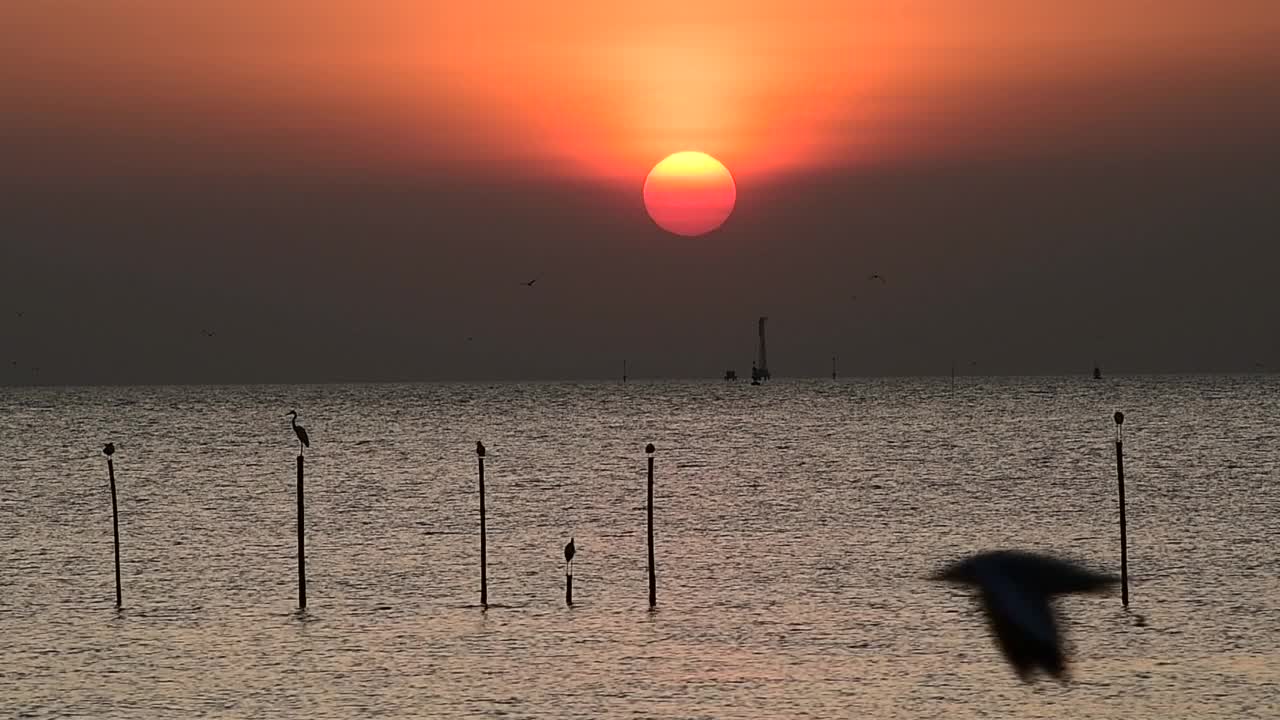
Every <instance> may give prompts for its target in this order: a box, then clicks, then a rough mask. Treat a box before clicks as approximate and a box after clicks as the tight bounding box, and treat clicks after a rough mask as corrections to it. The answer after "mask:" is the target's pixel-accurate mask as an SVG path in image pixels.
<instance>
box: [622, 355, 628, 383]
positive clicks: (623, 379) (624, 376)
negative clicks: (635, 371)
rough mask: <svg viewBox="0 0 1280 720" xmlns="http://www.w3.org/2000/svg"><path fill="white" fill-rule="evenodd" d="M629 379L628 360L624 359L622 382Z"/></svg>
mask: <svg viewBox="0 0 1280 720" xmlns="http://www.w3.org/2000/svg"><path fill="white" fill-rule="evenodd" d="M626 381H627V361H626V360H623V361H622V382H626Z"/></svg>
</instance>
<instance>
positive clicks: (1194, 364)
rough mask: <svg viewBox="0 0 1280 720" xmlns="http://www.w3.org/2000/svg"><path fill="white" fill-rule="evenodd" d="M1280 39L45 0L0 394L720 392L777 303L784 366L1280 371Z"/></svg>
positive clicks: (878, 4) (36, 33)
mask: <svg viewBox="0 0 1280 720" xmlns="http://www.w3.org/2000/svg"><path fill="white" fill-rule="evenodd" d="M623 6H625V7H623ZM1277 37H1280V4H1277V3H1276V2H1275V0H1226V1H1217V2H1210V1H1208V0H1198V1H1194V2H1193V1H1191V0H1158V1H1157V0H1152V1H1147V0H1129V1H1127V2H1114V0H1108V1H1104V0H1075V1H1074V2H1061V3H1051V2H1036V3H1032V2H1026V1H1025V0H932V1H926V0H915V1H912V0H893V1H890V0H884V1H879V0H877V1H871V0H865V1H862V2H857V1H850V0H844V1H843V2H804V1H802V0H788V1H787V2H773V1H771V0H770V1H767V2H765V1H762V2H757V3H741V2H728V1H719V0H717V1H714V2H697V1H696V0H678V1H677V0H656V1H654V2H648V3H602V2H554V3H548V2H533V1H531V0H530V1H528V2H472V3H456V2H449V3H431V2H420V1H414V2H410V1H409V0H403V1H401V0H383V1H382V2H378V3H364V2H360V3H357V2H354V1H347V0H342V1H339V0H216V1H215V0H184V2H180V3H179V2H172V0H14V1H12V2H6V3H3V4H0V283H2V284H0V302H2V303H3V306H2V308H0V309H2V310H3V312H0V349H2V350H3V356H2V357H0V382H4V383H15V382H30V381H32V380H33V379H38V380H39V381H40V382H66V383H81V382H205V381H225V382H234V381H285V382H288V381H300V382H301V381H318V380H346V379H357V380H394V379H424V380H426V379H485V378H494V379H498V378H596V377H611V376H614V375H616V374H618V372H619V370H620V365H621V361H622V359H623V358H627V359H628V360H629V361H630V366H631V372H632V374H633V375H634V376H718V375H719V374H720V373H721V372H723V370H724V369H726V368H736V369H737V370H738V371H739V373H745V372H746V371H747V370H748V369H749V367H750V362H751V359H752V355H753V348H754V328H755V318H756V317H757V316H758V315H768V316H770V318H771V320H770V331H771V337H770V365H771V369H772V370H773V372H774V374H775V375H817V374H824V373H826V372H829V369H830V359H831V356H832V354H838V355H839V356H840V365H841V368H842V371H843V372H846V373H849V374H884V373H889V374H914V373H928V374H944V373H946V372H947V371H948V367H949V364H950V362H951V360H952V358H954V359H955V360H956V362H957V365H958V366H960V367H961V368H962V369H964V368H968V367H970V366H971V365H970V364H971V363H975V362H976V365H973V366H972V367H974V368H976V369H977V371H979V372H989V373H1023V372H1026V373H1047V372H1059V371H1062V372H1086V371H1088V369H1089V367H1090V366H1091V365H1092V363H1093V361H1094V360H1095V359H1096V360H1097V361H1098V362H1099V363H1101V364H1102V365H1103V367H1104V369H1108V370H1113V371H1114V372H1126V371H1130V372H1138V371H1197V370H1254V369H1255V367H1256V365H1255V363H1265V365H1266V366H1267V367H1268V368H1269V369H1272V370H1275V369H1277V368H1280V334H1278V333H1277V332H1276V331H1275V329H1274V328H1275V326H1276V324H1277V321H1278V320H1280V284H1277V283H1276V282H1275V280H1274V278H1273V275H1274V274H1275V272H1276V268H1277V267H1280V249H1277V247H1276V242H1277V241H1280V44H1278V43H1276V41H1275V38H1277ZM680 150H701V151H704V152H708V153H711V154H713V155H715V156H716V157H718V158H719V159H720V160H722V161H723V162H724V163H725V164H726V165H727V166H728V168H729V169H730V170H731V171H732V172H733V173H734V176H735V179H736V182H737V185H738V207H737V209H736V211H735V212H734V214H733V216H732V217H730V219H729V220H728V222H727V223H726V224H725V225H724V226H723V227H722V228H721V229H720V230H718V231H716V232H715V233H712V234H710V235H707V236H704V237H700V238H692V239H691V238H681V237H676V236H672V235H669V234H666V233H664V232H663V231H662V230H660V229H658V228H657V227H656V226H654V225H653V223H652V222H651V221H650V220H649V219H648V218H647V216H646V215H645V211H644V207H643V202H642V200H641V186H642V183H643V181H644V177H645V174H646V173H647V171H648V170H649V168H650V167H652V166H653V164H654V163H656V162H657V161H659V160H661V159H662V158H663V157H664V156H666V155H667V154H669V153H672V152H676V151H680ZM873 272H878V273H881V274H883V275H884V276H885V277H886V278H887V279H888V282H887V283H886V284H883V285H881V284H879V283H872V282H868V280H867V276H868V275H869V274H871V273H873ZM539 275H541V276H542V279H541V280H540V281H539V282H538V283H537V284H536V285H535V286H534V287H525V286H523V285H522V284H521V283H522V282H523V281H526V280H529V279H531V278H533V277H535V276H539ZM854 295H856V296H857V299H856V300H855V299H853V296H854ZM19 312H21V313H22V315H21V317H19V316H18V313H19ZM202 330H209V331H212V332H213V333H214V336H213V337H205V336H204V335H202V333H201V331H202ZM468 338H470V339H468ZM34 367H39V368H40V370H39V373H38V374H37V373H35V372H34V371H33V370H32V368H34Z"/></svg>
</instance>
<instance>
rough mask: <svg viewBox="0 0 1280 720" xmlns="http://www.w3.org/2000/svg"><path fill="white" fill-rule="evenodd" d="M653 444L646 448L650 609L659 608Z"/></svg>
mask: <svg viewBox="0 0 1280 720" xmlns="http://www.w3.org/2000/svg"><path fill="white" fill-rule="evenodd" d="M654 449H655V448H654V447H653V443H649V444H648V445H645V446H644V451H645V452H646V453H648V454H649V504H648V510H649V609H650V610H652V609H653V608H655V607H657V606H658V575H657V572H656V571H655V570H654V563H653V451H654Z"/></svg>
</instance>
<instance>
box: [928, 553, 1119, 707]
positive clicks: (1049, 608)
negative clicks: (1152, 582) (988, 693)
mask: <svg viewBox="0 0 1280 720" xmlns="http://www.w3.org/2000/svg"><path fill="white" fill-rule="evenodd" d="M932 579H933V580H943V581H947V582H952V583H957V584H960V585H969V586H972V587H976V588H977V589H978V591H979V593H980V597H981V600H982V609H983V611H984V612H985V613H986V614H987V624H988V625H989V626H990V628H991V632H992V634H994V635H995V639H996V644H997V646H999V648H1000V651H1001V652H1002V653H1004V657H1005V659H1006V660H1008V661H1009V664H1010V665H1012V666H1013V669H1014V670H1015V671H1016V672H1017V673H1018V677H1019V678H1021V679H1022V680H1023V681H1024V682H1027V681H1029V679H1030V676H1031V673H1032V672H1033V671H1034V670H1035V669H1036V668H1037V667H1039V668H1041V669H1043V670H1044V671H1045V672H1047V673H1048V674H1050V675H1052V676H1053V677H1055V678H1057V679H1059V680H1063V681H1065V680H1066V669H1067V667H1066V666H1067V659H1066V657H1065V656H1064V655H1063V651H1062V634H1061V631H1060V630H1059V628H1058V617H1057V613H1056V612H1055V610H1054V608H1053V596H1054V595H1066V594H1068V593H1099V592H1102V591H1105V590H1106V589H1108V588H1110V587H1111V586H1112V585H1114V584H1115V582H1116V578H1114V577H1112V576H1110V575H1102V574H1099V573H1096V572H1094V571H1092V570H1089V569H1087V568H1084V567H1081V566H1079V565H1075V564H1073V563H1070V562H1067V561H1065V560H1059V559H1057V558H1053V557H1049V556H1046V555H1037V554H1034V553H1029V552H1022V551H1018V550H997V551H994V552H985V553H980V554H978V555H974V556H972V557H969V558H966V559H964V560H961V561H959V562H956V563H954V564H952V565H950V566H948V567H946V568H944V569H943V570H941V571H940V572H938V573H937V574H935V575H934V576H933V577H932Z"/></svg>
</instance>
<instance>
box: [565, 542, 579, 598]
mask: <svg viewBox="0 0 1280 720" xmlns="http://www.w3.org/2000/svg"><path fill="white" fill-rule="evenodd" d="M577 552H578V550H577V548H575V547H574V546H573V538H569V544H568V545H565V546H564V604H565V605H568V606H569V607H573V556H574V555H575V554H577Z"/></svg>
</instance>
